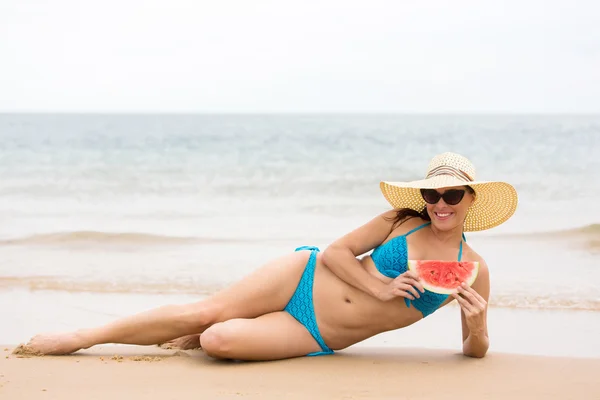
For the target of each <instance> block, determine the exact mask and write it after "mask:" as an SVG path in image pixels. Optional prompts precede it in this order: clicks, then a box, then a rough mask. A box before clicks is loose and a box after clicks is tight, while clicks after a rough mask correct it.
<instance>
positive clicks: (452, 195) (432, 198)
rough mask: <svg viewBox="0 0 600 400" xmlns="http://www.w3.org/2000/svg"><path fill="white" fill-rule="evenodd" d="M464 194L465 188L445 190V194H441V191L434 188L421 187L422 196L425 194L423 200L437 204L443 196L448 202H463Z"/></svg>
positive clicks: (450, 203) (451, 204) (454, 203)
mask: <svg viewBox="0 0 600 400" xmlns="http://www.w3.org/2000/svg"><path fill="white" fill-rule="evenodd" d="M464 195H465V191H464V190H455V189H452V190H448V191H446V192H444V194H440V192H438V191H437V190H434V189H421V196H423V200H425V202H426V203H429V204H435V203H437V202H438V201H440V199H441V198H443V199H444V202H445V203H446V204H448V205H450V206H455V205H457V204H458V203H460V202H461V200H462V199H463V197H464Z"/></svg>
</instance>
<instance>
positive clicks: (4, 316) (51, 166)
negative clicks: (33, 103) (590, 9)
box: [0, 113, 600, 357]
mask: <svg viewBox="0 0 600 400" xmlns="http://www.w3.org/2000/svg"><path fill="white" fill-rule="evenodd" d="M445 151H453V152H457V153H460V154H463V155H464V156H466V157H468V158H469V159H470V160H471V161H472V162H473V163H474V164H475V167H476V169H477V179H481V180H502V181H506V182H509V183H511V184H513V185H514V186H515V188H516V189H517V191H518V194H519V205H518V208H517V211H516V213H515V214H514V216H513V217H512V218H511V219H510V220H509V221H507V222H506V223H504V224H502V225H501V226H499V227H496V228H493V229H491V230H488V231H483V232H473V233H467V235H466V236H467V241H468V242H469V243H470V244H471V246H473V247H474V248H475V250H476V251H477V252H478V253H479V254H481V255H482V256H483V257H484V258H485V259H486V261H487V263H488V265H489V268H490V276H491V298H490V310H489V330H490V341H491V347H490V351H497V352H508V353H522V354H536V355H549V356H568V357H600V342H599V341H598V338H600V206H599V204H600V203H599V199H600V175H599V173H600V115H468V114H461V115H435V114H431V115H428V114H416V115H403V114H398V115H396V114H382V115H378V114H189V115H188V114H68V113H65V114H0V343H5V344H18V343H23V342H26V341H27V340H28V339H29V337H31V336H32V335H34V334H35V333H39V332H53V331H65V330H71V329H77V328H82V327H90V326H95V325H98V324H103V323H106V322H109V321H112V320H113V319H115V318H119V317H122V316H125V315H128V314H131V313H134V312H139V311H144V310H147V309H149V308H153V307H156V306H160V305H164V304H174V303H177V304H179V303H186V302H192V301H197V300H200V299H202V298H206V296H210V295H211V294H212V293H215V292H217V291H218V290H220V289H222V288H224V287H226V286H227V285H230V284H231V283H233V282H235V281H237V280H239V279H241V278H242V277H243V276H245V275H246V274H248V273H250V272H251V271H252V270H254V269H255V268H257V267H259V266H261V265H262V264H264V263H265V262H267V261H269V260H271V259H273V258H275V257H278V256H280V255H282V254H286V253H289V252H292V251H294V249H295V248H296V247H299V246H303V245H311V246H318V247H320V248H321V249H324V248H325V247H327V245H328V244H329V243H331V242H332V241H333V240H335V239H336V238H338V237H340V236H342V235H344V234H346V233H347V232H349V231H351V230H352V229H355V228H357V227H359V226H360V225H362V224H364V223H366V222H368V221H369V220H370V219H372V218H373V217H375V216H376V215H378V214H379V213H381V212H384V211H386V210H388V209H389V208H390V206H389V204H388V203H387V202H386V201H385V199H384V198H383V196H382V194H381V192H380V190H379V182H380V181H381V180H388V181H404V180H413V179H421V178H423V177H424V174H425V171H426V169H427V165H428V163H429V161H430V159H431V158H432V157H433V156H434V155H436V154H438V153H441V152H445ZM460 344H461V342H460V312H459V309H458V307H457V306H454V305H450V306H448V307H446V308H444V309H442V310H439V311H438V312H436V313H434V314H433V315H431V316H430V317H428V318H426V319H425V320H423V321H421V322H419V323H418V324H415V325H414V326H411V327H408V328H405V329H402V330H399V331H393V332H386V333H384V334H381V335H378V336H376V337H374V338H371V339H368V340H366V341H364V342H362V343H359V344H357V345H356V346H378V347H381V346H390V347H403V346H408V347H426V348H450V349H455V350H456V351H457V352H458V351H460Z"/></svg>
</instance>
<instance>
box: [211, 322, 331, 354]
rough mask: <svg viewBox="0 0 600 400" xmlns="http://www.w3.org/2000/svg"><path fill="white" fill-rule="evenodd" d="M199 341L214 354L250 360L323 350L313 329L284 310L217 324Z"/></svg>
mask: <svg viewBox="0 0 600 400" xmlns="http://www.w3.org/2000/svg"><path fill="white" fill-rule="evenodd" d="M200 344H201V346H202V349H203V350H204V351H205V352H206V353H207V354H208V355H209V356H211V357H215V358H222V359H234V360H248V361H266V360H279V359H284V358H293V357H301V356H305V355H307V354H310V353H313V352H319V351H321V347H320V346H319V344H318V343H317V342H316V340H315V339H314V338H313V337H312V335H311V334H310V332H309V331H308V330H307V329H306V328H305V327H304V326H303V325H302V324H300V323H299V322H298V321H297V320H296V319H295V318H294V317H292V316H291V315H290V314H288V313H287V312H285V311H280V312H273V313H270V314H266V315H262V316H260V317H257V318H252V319H232V320H229V321H226V322H222V323H218V324H215V325H213V326H211V327H210V328H208V329H207V330H206V331H205V332H204V333H203V334H202V335H201V336H200Z"/></svg>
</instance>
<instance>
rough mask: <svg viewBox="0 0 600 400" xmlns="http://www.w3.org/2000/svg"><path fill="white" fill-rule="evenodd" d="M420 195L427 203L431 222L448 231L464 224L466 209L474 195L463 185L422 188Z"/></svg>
mask: <svg viewBox="0 0 600 400" xmlns="http://www.w3.org/2000/svg"><path fill="white" fill-rule="evenodd" d="M421 195H422V196H423V199H424V200H425V203H427V213H428V214H429V217H430V218H431V224H432V225H433V226H435V227H436V228H437V229H439V230H442V231H449V230H452V229H455V228H457V227H460V228H461V230H462V226H463V224H464V221H465V218H466V217H467V211H468V209H469V207H470V206H471V204H473V201H474V200H475V195H474V194H473V193H471V192H470V190H469V188H467V187H465V186H456V187H447V188H441V189H422V190H421Z"/></svg>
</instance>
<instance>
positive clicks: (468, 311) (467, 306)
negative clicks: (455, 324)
mask: <svg viewBox="0 0 600 400" xmlns="http://www.w3.org/2000/svg"><path fill="white" fill-rule="evenodd" d="M452 297H454V298H455V299H456V301H457V302H458V304H459V305H460V307H461V308H462V309H463V310H464V311H465V314H471V313H473V312H475V310H474V307H473V305H472V304H471V303H470V302H469V301H467V299H465V298H464V297H462V296H461V295H460V294H458V293H452Z"/></svg>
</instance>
